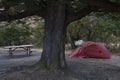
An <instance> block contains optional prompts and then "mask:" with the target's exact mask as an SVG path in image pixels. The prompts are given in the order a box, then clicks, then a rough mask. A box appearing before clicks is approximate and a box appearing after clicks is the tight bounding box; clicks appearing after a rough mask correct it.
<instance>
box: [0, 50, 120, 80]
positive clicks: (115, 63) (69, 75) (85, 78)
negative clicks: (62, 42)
mask: <svg viewBox="0 0 120 80" xmlns="http://www.w3.org/2000/svg"><path fill="white" fill-rule="evenodd" d="M69 53H70V51H67V52H66V60H67V64H68V68H67V69H65V70H44V69H40V68H37V67H29V68H28V67H24V66H30V65H33V64H35V63H36V62H38V61H39V59H40V55H41V50H38V49H34V50H33V53H32V55H31V56H28V55H26V54H25V52H22V53H19V54H18V53H16V54H14V55H13V57H9V56H8V53H7V51H6V50H1V49H0V80H119V79H120V57H119V56H115V55H113V56H112V58H111V59H92V58H87V59H85V58H69V57H67V54H69ZM20 66H23V67H20ZM11 67H12V68H11Z"/></svg>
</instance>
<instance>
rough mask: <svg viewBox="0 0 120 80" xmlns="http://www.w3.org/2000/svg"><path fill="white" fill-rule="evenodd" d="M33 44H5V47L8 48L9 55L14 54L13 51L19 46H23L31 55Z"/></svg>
mask: <svg viewBox="0 0 120 80" xmlns="http://www.w3.org/2000/svg"><path fill="white" fill-rule="evenodd" d="M32 47H33V45H17V46H5V47H4V48H5V49H8V53H9V56H12V55H13V52H14V51H15V50H17V49H18V48H22V49H23V50H25V51H26V52H27V54H29V55H31V52H32V51H31V48H32Z"/></svg>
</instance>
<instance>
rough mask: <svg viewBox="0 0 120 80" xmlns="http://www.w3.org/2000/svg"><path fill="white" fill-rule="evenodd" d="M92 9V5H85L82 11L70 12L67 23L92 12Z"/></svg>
mask: <svg viewBox="0 0 120 80" xmlns="http://www.w3.org/2000/svg"><path fill="white" fill-rule="evenodd" d="M91 12H92V10H91V8H90V7H85V8H83V9H82V10H80V11H77V12H74V13H68V16H67V23H70V22H73V21H75V20H78V19H81V18H82V17H84V16H86V15H87V14H89V13H91Z"/></svg>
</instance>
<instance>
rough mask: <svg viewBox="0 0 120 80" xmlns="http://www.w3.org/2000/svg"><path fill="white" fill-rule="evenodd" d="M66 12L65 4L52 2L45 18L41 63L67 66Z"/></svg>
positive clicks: (49, 66)
mask: <svg viewBox="0 0 120 80" xmlns="http://www.w3.org/2000/svg"><path fill="white" fill-rule="evenodd" d="M66 26H67V25H66V14H65V6H64V5H63V4H59V5H58V4H57V5H56V4H50V5H49V6H48V9H47V16H46V18H45V36H44V43H43V52H42V56H41V60H40V61H39V62H40V65H43V66H44V67H46V68H65V67H66V61H65V33H66Z"/></svg>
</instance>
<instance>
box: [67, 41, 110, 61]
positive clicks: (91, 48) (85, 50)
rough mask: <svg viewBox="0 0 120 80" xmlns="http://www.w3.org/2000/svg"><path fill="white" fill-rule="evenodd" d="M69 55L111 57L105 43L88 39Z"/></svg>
mask: <svg viewBox="0 0 120 80" xmlns="http://www.w3.org/2000/svg"><path fill="white" fill-rule="evenodd" d="M69 57H82V58H102V59H110V58H111V54H110V52H109V51H108V50H107V48H106V47H105V46H104V45H103V44H101V43H95V42H92V41H88V42H84V43H82V45H80V46H79V47H78V48H77V49H75V50H74V51H73V52H72V53H71V54H69Z"/></svg>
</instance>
